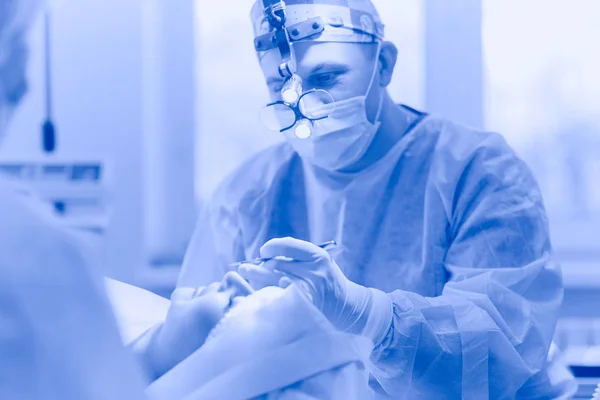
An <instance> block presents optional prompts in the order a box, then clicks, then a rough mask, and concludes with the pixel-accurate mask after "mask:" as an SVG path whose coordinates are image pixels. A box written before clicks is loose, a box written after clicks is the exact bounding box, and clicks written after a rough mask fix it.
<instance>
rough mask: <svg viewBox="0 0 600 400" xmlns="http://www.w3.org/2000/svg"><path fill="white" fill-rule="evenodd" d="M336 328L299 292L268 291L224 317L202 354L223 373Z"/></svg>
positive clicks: (254, 295) (214, 368) (243, 302)
mask: <svg viewBox="0 0 600 400" xmlns="http://www.w3.org/2000/svg"><path fill="white" fill-rule="evenodd" d="M334 329H335V328H333V326H332V325H331V324H330V323H329V321H327V319H326V318H325V317H324V316H323V314H322V313H321V312H320V311H319V310H317V309H316V308H315V307H314V306H313V305H312V303H310V301H309V300H308V299H307V298H306V297H305V295H304V294H303V293H302V292H300V290H298V289H297V288H295V287H293V285H292V286H290V287H289V288H287V289H281V288H277V287H269V288H265V289H262V290H259V291H257V292H255V293H254V294H252V295H250V296H248V297H247V298H245V299H244V300H243V301H241V302H240V303H239V304H238V305H237V306H236V307H234V308H232V309H231V311H229V312H228V313H227V315H225V317H224V318H223V319H222V320H221V321H220V322H219V324H218V325H217V326H216V327H215V328H214V329H213V330H212V332H211V333H210V334H209V336H208V338H207V340H206V342H205V344H204V346H203V349H202V352H203V353H204V354H205V355H208V354H212V353H214V354H219V357H217V359H211V368H212V369H213V371H214V372H216V371H218V370H224V369H226V368H228V367H229V366H231V365H235V364H236V363H238V362H244V361H247V360H250V359H253V358H254V357H257V356H261V355H263V354H265V353H266V352H270V351H273V350H275V349H277V348H279V347H281V346H285V345H287V344H290V343H292V342H294V341H296V340H299V339H301V338H303V337H306V336H308V335H312V334H314V332H325V331H333V330H334Z"/></svg>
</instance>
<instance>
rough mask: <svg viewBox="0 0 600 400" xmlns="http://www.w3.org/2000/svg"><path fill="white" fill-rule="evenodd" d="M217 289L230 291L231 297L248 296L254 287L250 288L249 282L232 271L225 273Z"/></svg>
mask: <svg viewBox="0 0 600 400" xmlns="http://www.w3.org/2000/svg"><path fill="white" fill-rule="evenodd" d="M219 290H220V291H228V292H231V297H236V296H248V295H249V294H252V293H254V289H252V287H251V286H250V284H248V282H246V280H245V279H244V278H242V277H241V276H240V274H238V273H237V272H234V271H230V272H228V273H226V274H225V276H224V277H223V280H222V281H221V286H220V288H219Z"/></svg>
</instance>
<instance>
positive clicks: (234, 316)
mask: <svg viewBox="0 0 600 400" xmlns="http://www.w3.org/2000/svg"><path fill="white" fill-rule="evenodd" d="M282 293H283V289H281V288H279V287H268V288H264V289H262V290H259V291H257V292H254V293H253V294H251V295H249V296H246V297H244V298H239V299H238V302H237V304H235V305H234V306H233V307H232V308H231V309H229V310H228V311H227V312H226V314H225V315H224V316H223V317H222V318H221V320H220V321H219V322H218V323H217V324H216V325H215V326H214V328H213V329H212V330H211V331H210V333H209V335H208V337H207V338H206V342H205V343H210V342H211V341H214V340H215V339H219V338H223V337H224V336H227V333H229V332H236V333H237V334H238V335H249V334H252V333H254V332H256V333H258V331H268V330H269V329H268V326H267V325H268V324H272V323H273V320H274V318H273V319H267V320H264V319H263V318H257V317H258V316H259V315H258V314H259V311H260V310H264V309H265V307H266V306H267V305H268V304H270V303H272V302H273V301H274V300H276V299H277V298H279V297H280V296H281V295H282ZM248 339H249V340H251V339H252V337H251V335H250V336H248Z"/></svg>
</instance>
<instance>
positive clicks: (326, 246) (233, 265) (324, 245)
mask: <svg viewBox="0 0 600 400" xmlns="http://www.w3.org/2000/svg"><path fill="white" fill-rule="evenodd" d="M319 247H320V248H322V249H325V250H333V249H335V248H336V247H337V243H336V242H335V240H330V241H328V242H325V243H321V244H320V245H319ZM269 260H272V257H258V258H255V259H253V260H245V261H239V262H235V263H231V264H229V266H230V267H231V268H237V267H239V266H240V265H242V264H254V265H259V264H262V263H264V262H267V261H269Z"/></svg>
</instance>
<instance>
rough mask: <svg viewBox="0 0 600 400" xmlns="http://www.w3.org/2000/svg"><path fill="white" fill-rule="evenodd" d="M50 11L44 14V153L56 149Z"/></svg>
mask: <svg viewBox="0 0 600 400" xmlns="http://www.w3.org/2000/svg"><path fill="white" fill-rule="evenodd" d="M50 35H51V29H50V11H49V10H46V13H45V15H44V51H45V54H44V55H45V58H44V79H45V84H46V85H45V91H46V93H45V95H46V96H45V106H46V119H45V121H44V124H43V125H42V148H43V150H44V152H46V153H52V152H53V151H54V150H55V149H56V129H55V126H54V122H53V120H52V62H51V58H50V48H51V47H50Z"/></svg>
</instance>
